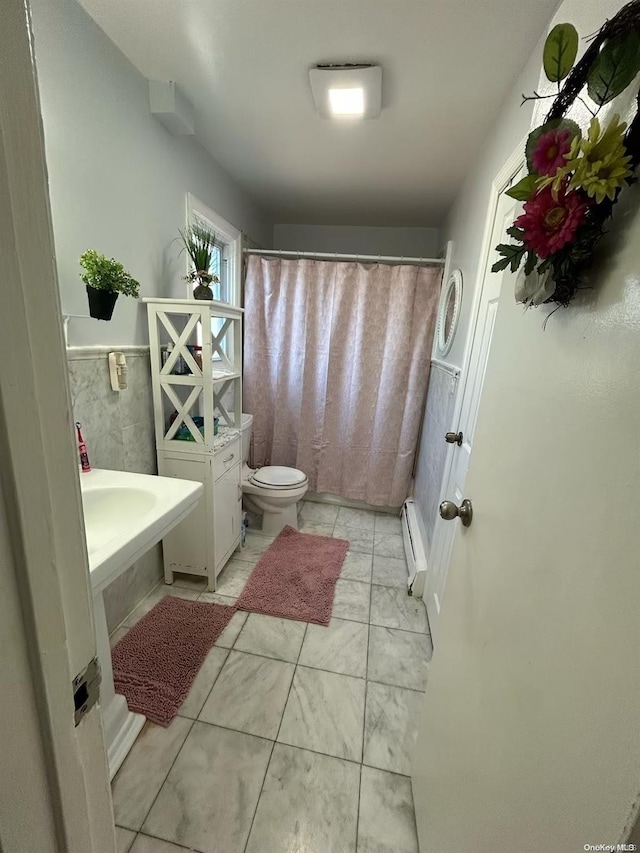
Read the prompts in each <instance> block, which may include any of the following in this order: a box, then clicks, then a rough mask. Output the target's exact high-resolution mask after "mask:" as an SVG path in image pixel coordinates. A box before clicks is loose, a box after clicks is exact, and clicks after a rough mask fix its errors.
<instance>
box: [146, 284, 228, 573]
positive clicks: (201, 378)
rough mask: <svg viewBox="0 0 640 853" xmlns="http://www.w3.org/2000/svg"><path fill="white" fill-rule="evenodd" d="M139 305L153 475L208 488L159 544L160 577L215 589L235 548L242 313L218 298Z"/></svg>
mask: <svg viewBox="0 0 640 853" xmlns="http://www.w3.org/2000/svg"><path fill="white" fill-rule="evenodd" d="M143 301H144V302H145V303H146V304H147V316H148V322H149V343H150V349H151V378H152V383H153V404H154V416H155V431H156V452H157V456H158V473H159V474H161V475H163V476H167V477H176V478H179V479H185V480H196V481H198V482H201V483H203V484H204V486H205V494H204V497H203V499H202V500H201V502H200V504H199V505H198V507H197V508H196V509H195V510H194V511H193V512H192V513H191V514H190V515H189V516H187V518H185V519H184V521H182V522H181V523H180V524H179V525H178V526H177V527H176V528H175V529H174V530H173V531H171V532H170V533H169V534H168V535H167V536H166V537H165V539H164V541H163V551H164V565H165V580H166V582H167V583H172V582H173V573H174V572H186V573H188V574H195V575H201V576H206V577H207V579H208V588H209V589H210V590H215V579H216V576H217V575H218V574H219V573H220V571H221V570H222V568H223V567H224V565H225V564H226V562H227V561H228V559H229V558H230V557H231V555H232V554H233V552H234V551H235V549H236V548H237V547H238V545H239V544H240V534H241V521H242V489H241V485H240V484H241V473H242V440H241V433H240V425H241V418H242V314H243V311H242V309H241V308H235V307H233V306H232V305H228V304H227V303H224V302H217V301H204V300H195V299H161V298H157V299H155V298H145V299H144V300H143ZM168 345H170V346H171V347H172V349H171V351H170V352H169V353H168V352H167V346H168ZM177 370H180V371H184V372H174V371H177ZM229 396H230V397H231V398H232V402H231V403H230V402H229V399H228V398H229ZM196 418H201V419H202V420H201V421H200V422H199V423H196V420H195V419H196ZM215 418H218V434H217V435H216V433H215Z"/></svg>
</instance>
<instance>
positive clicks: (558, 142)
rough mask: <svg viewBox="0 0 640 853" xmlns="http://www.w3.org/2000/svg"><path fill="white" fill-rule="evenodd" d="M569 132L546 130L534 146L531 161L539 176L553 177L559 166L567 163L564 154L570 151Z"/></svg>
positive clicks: (570, 137)
mask: <svg viewBox="0 0 640 853" xmlns="http://www.w3.org/2000/svg"><path fill="white" fill-rule="evenodd" d="M571 140H572V136H571V131H570V130H560V129H555V130H548V131H547V132H546V133H543V134H542V135H541V136H540V137H539V139H538V140H537V142H536V144H535V148H534V149H533V153H532V155H531V161H532V163H533V167H534V169H535V170H536V172H537V173H538V174H539V175H555V173H556V172H557V171H558V169H559V168H560V167H561V166H565V165H566V163H567V160H566V157H565V154H568V153H569V151H570V149H571Z"/></svg>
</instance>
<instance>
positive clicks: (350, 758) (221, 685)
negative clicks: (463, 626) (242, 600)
mask: <svg viewBox="0 0 640 853" xmlns="http://www.w3.org/2000/svg"><path fill="white" fill-rule="evenodd" d="M299 517H300V526H301V529H302V530H303V531H305V532H309V533H318V534H323V535H334V536H339V537H343V538H347V539H348V540H349V541H350V543H351V549H350V551H349V552H348V554H347V559H346V561H345V565H344V567H343V573H342V577H341V579H340V581H339V583H338V587H337V592H336V600H335V606H334V613H333V617H332V620H331V623H330V625H329V626H328V627H326V628H325V627H322V626H318V625H308V624H306V623H302V622H293V621H288V620H284V619H276V618H273V617H270V616H263V615H261V614H254V613H251V614H247V613H243V612H238V613H236V614H235V616H234V617H233V619H232V620H231V622H230V623H229V625H228V626H227V628H226V629H225V631H224V632H223V634H222V635H221V636H220V637H219V639H218V641H217V642H216V644H215V646H214V647H213V649H212V650H211V652H210V653H209V655H208V657H207V659H206V661H205V663H204V665H203V667H202V669H201V670H200V673H199V675H198V677H197V678H196V680H195V682H194V684H193V686H192V688H191V691H190V693H189V696H188V697H187V700H186V701H185V703H184V705H183V706H182V708H181V709H180V713H179V716H178V717H176V719H175V720H174V721H173V722H172V723H171V725H170V726H169V727H168V728H166V729H165V728H162V727H160V726H156V725H153V724H152V723H147V724H146V726H145V728H144V729H143V731H142V732H141V734H140V736H139V737H138V740H137V741H136V743H135V744H134V747H133V749H132V750H131V752H130V753H129V755H128V757H127V759H126V761H125V763H124V764H123V766H122V768H121V769H120V771H119V772H118V774H117V775H116V777H115V778H114V780H113V786H112V787H113V802H114V812H115V819H116V833H117V842H118V847H117V849H118V853H180V851H185V850H192V851H197V853H281V851H283V850H305V853H326V851H329V850H334V851H336V853H338V851H339V853H418V843H417V838H416V830H415V818H414V811H413V800H412V794H411V781H410V778H409V773H410V763H411V752H412V750H413V748H414V742H415V735H416V727H417V715H418V711H419V707H420V704H421V701H422V698H423V691H424V690H425V688H426V683H427V677H428V668H429V660H430V658H431V652H432V647H431V639H430V636H429V628H428V621H427V618H426V613H425V610H424V605H423V604H422V602H420V601H417V600H414V599H412V598H410V597H409V596H408V595H407V593H406V587H405V588H403V585H402V566H403V560H404V558H403V556H402V551H401V531H400V524H399V521H398V519H396V518H395V517H394V516H390V515H388V514H385V513H374V512H370V511H367V510H353V509H350V508H347V507H338V506H328V505H324V504H311V503H305V504H303V506H302V508H301V511H300V514H299ZM396 522H397V523H396ZM314 528H315V529H314ZM271 541H272V540H270V539H268V538H267V537H263V536H261V535H260V534H259V533H255V532H252V533H250V534H249V536H248V542H247V547H246V548H245V549H244V551H243V552H242V553H241V554H237V555H236V556H235V557H234V559H233V561H231V562H230V563H229V565H228V566H227V567H226V568H225V570H224V572H223V573H222V575H221V576H220V579H219V580H220V581H221V583H220V584H219V587H218V591H217V592H216V593H207V592H205V591H204V589H203V585H200V583H199V581H197V580H193V579H188V578H177V579H176V581H175V583H174V585H173V587H166V586H164V584H160V585H159V586H158V587H156V589H155V590H153V591H152V592H151V593H150V594H149V596H148V597H147V599H145V601H143V602H141V604H139V605H138V607H137V608H136V610H135V611H133V613H131V614H130V615H129V616H128V617H127V619H125V621H124V623H123V625H122V626H120V627H119V628H118V629H117V630H116V631H114V633H113V635H112V640H113V641H114V642H115V641H117V640H118V639H120V637H121V636H123V635H124V633H126V631H127V630H128V628H130V627H131V626H132V625H133V624H135V622H136V621H137V619H139V618H140V617H141V616H142V615H144V613H146V612H148V610H149V609H150V608H151V607H152V606H153V605H154V604H155V603H156V602H157V601H159V600H160V599H161V598H162V597H163V595H177V596H182V597H184V598H189V599H191V600H194V599H196V598H199V599H200V600H202V601H217V602H219V603H221V604H232V603H233V602H234V601H235V600H236V597H237V595H238V594H239V592H240V590H241V588H242V583H240V581H244V580H246V577H248V574H247V570H249V572H250V570H251V568H252V567H253V565H254V564H255V562H256V561H257V560H258V559H259V557H260V555H261V554H262V553H263V552H264V550H265V549H266V548H267V547H268V546H269V544H270V542H271ZM243 564H244V565H243ZM225 573H226V574H227V576H226V577H225ZM405 576H406V567H405Z"/></svg>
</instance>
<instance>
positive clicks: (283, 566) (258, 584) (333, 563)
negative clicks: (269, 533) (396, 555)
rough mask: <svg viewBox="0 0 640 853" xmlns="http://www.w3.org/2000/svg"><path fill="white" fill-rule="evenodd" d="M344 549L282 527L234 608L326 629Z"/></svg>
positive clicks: (344, 542) (329, 539)
mask: <svg viewBox="0 0 640 853" xmlns="http://www.w3.org/2000/svg"><path fill="white" fill-rule="evenodd" d="M348 550H349V543H348V542H347V540H346V539H333V538H332V537H331V536H316V535H314V534H311V533H298V531H297V530H294V529H293V527H285V528H284V530H283V531H282V533H280V535H279V536H278V538H277V539H276V540H275V542H274V543H273V544H272V545H271V546H270V547H269V549H268V550H267V551H265V553H264V554H263V555H262V557H261V558H260V560H259V561H258V563H257V564H256V567H255V569H254V570H253V572H252V573H251V577H250V578H249V580H248V581H247V583H246V585H245V588H244V589H243V590H242V595H241V596H240V598H239V599H238V601H237V602H236V607H238V609H239V610H253V611H255V612H256V613H266V614H267V615H268V616H280V617H281V618H283V619H298V620H299V621H300V622H315V623H316V624H317V625H328V624H329V620H330V619H331V611H332V609H333V596H334V592H335V586H336V581H337V580H338V578H339V577H340V572H341V570H342V564H343V563H344V558H345V555H346V553H347V551H348Z"/></svg>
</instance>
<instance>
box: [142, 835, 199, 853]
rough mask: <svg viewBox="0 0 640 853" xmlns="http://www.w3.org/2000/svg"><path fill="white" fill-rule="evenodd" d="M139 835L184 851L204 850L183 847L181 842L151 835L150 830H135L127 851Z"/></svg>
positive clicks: (197, 852)
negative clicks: (134, 835) (177, 842)
mask: <svg viewBox="0 0 640 853" xmlns="http://www.w3.org/2000/svg"><path fill="white" fill-rule="evenodd" d="M139 835H142V836H143V837H144V838H153V840H154V841H162V842H163V843H164V844H173V846H174V847H177V848H178V850H184V851H185V853H205V851H204V850H199V849H198V848H197V847H183V846H182V844H176V842H175V841H168V840H167V839H166V838H160V836H159V835H152V834H151V833H150V832H137V833H136V837H135V838H134V839H133V842H132V844H131V847H130V848H129V853H131V849H132V847H133V845H134V844H135V843H136V839H137V838H138V836H139Z"/></svg>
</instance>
